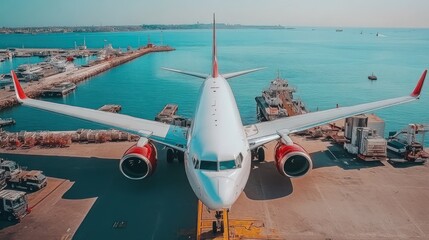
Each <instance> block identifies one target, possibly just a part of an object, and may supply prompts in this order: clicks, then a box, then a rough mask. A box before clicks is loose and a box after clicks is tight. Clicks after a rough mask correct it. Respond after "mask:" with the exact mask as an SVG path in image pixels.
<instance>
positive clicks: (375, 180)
mask: <svg viewBox="0 0 429 240" xmlns="http://www.w3.org/2000/svg"><path fill="white" fill-rule="evenodd" d="M294 141H296V142H297V143H299V144H301V145H302V146H304V147H305V148H306V149H307V151H308V152H309V153H310V155H311V157H312V158H313V161H314V166H313V170H312V171H311V172H310V173H309V174H308V175H306V176H304V177H302V178H296V179H289V178H286V177H283V176H281V175H280V174H278V172H277V169H276V167H275V165H274V163H273V160H272V159H273V148H274V146H275V144H274V143H271V144H268V146H267V150H266V158H267V161H266V162H263V163H256V162H255V163H254V164H253V167H252V168H253V169H252V171H251V175H250V178H249V182H248V184H247V186H246V188H245V190H244V192H243V194H242V195H241V196H240V197H239V199H238V201H237V202H236V203H235V204H234V205H233V207H232V209H231V211H230V213H229V219H230V220H235V221H236V223H237V222H238V221H248V222H251V223H252V224H250V225H249V226H248V228H249V229H250V228H253V229H257V230H258V231H256V232H257V235H252V236H247V239H429V217H428V216H429V208H427V202H428V200H429V186H428V184H427V177H428V174H429V169H428V167H427V166H426V165H411V164H405V165H404V164H397V165H392V164H391V163H389V162H363V161H360V160H357V159H356V158H355V157H354V156H352V155H349V154H347V153H346V152H345V151H344V150H343V149H342V148H341V147H339V146H337V145H333V144H331V143H330V142H326V141H321V140H314V139H307V138H305V137H294ZM129 146H130V143H106V144H73V145H72V146H71V147H69V148H64V149H36V148H35V149H27V150H13V151H6V150H3V149H1V151H0V155H1V157H4V158H8V159H11V160H16V161H18V162H19V163H20V164H21V165H23V166H28V168H29V169H40V170H43V171H44V173H45V174H46V175H47V176H49V177H50V178H49V183H48V188H47V189H44V190H42V192H43V191H45V194H46V192H49V194H48V195H47V197H45V198H44V197H41V196H39V197H37V196H34V197H33V196H32V195H30V198H33V200H31V199H30V202H31V203H34V202H36V203H37V205H35V206H34V207H33V211H32V212H31V213H30V214H29V215H28V216H26V217H25V218H24V219H23V221H22V222H21V223H19V224H15V225H5V222H3V221H0V239H34V237H37V238H38V239H71V238H72V237H73V239H195V238H196V235H195V233H196V222H197V219H196V218H197V199H196V197H195V195H194V194H193V192H192V190H191V188H190V187H189V183H188V182H187V179H186V175H185V173H184V169H183V165H181V164H179V163H177V162H175V163H173V164H167V163H166V161H164V160H163V159H164V158H165V152H164V151H163V150H162V151H160V152H159V156H160V160H159V165H158V168H157V171H156V173H155V174H154V175H153V176H152V177H151V178H149V179H147V180H143V181H131V180H128V179H126V178H125V177H123V176H122V175H121V174H120V172H119V169H118V161H117V159H119V158H120V157H121V155H122V153H123V152H124V151H125V150H126V149H127V148H128V147H129ZM21 154H25V155H26V156H24V155H21ZM29 154H31V155H29ZM48 155H51V156H48ZM115 159H116V160H115ZM50 189H51V190H50ZM52 189H53V190H52ZM42 192H40V193H39V192H37V193H36V195H37V194H41V193H42ZM42 195H43V194H42ZM37 199H39V200H37ZM204 214H205V216H209V217H210V216H211V215H213V214H214V213H213V212H212V213H207V212H206V213H204ZM230 222H231V221H230ZM234 227H235V226H234V225H232V226H231V228H230V229H231V230H230V236H232V235H234V234H235V235H234V237H236V238H233V239H238V238H239V237H240V236H239V231H238V228H234ZM47 229H48V231H47ZM254 232H255V231H254ZM203 236H204V239H213V238H214V236H213V235H212V234H211V232H210V231H209V230H208V231H206V232H204V233H203ZM241 237H243V238H244V239H246V236H244V235H242V236H241Z"/></svg>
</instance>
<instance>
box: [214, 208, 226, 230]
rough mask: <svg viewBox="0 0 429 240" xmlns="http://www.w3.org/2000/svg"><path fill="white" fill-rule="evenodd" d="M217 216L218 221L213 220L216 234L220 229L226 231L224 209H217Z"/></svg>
mask: <svg viewBox="0 0 429 240" xmlns="http://www.w3.org/2000/svg"><path fill="white" fill-rule="evenodd" d="M215 217H216V221H213V223H212V227H213V228H212V231H213V234H216V233H217V232H218V231H219V232H221V233H224V231H225V227H224V218H223V211H216V214H215Z"/></svg>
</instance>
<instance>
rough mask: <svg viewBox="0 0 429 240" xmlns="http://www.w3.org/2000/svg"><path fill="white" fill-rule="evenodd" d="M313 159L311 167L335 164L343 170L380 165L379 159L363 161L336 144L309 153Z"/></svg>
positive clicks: (381, 164)
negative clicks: (323, 149)
mask: <svg viewBox="0 0 429 240" xmlns="http://www.w3.org/2000/svg"><path fill="white" fill-rule="evenodd" d="M310 157H311V159H313V169H317V168H324V167H333V166H337V167H340V168H342V169H344V170H359V169H363V168H373V167H382V166H384V164H383V163H382V162H380V161H363V160H360V159H357V157H356V156H355V155H352V154H349V153H347V152H346V151H345V150H344V149H342V148H340V147H338V146H335V145H333V146H328V149H327V150H325V151H320V152H315V153H311V154H310Z"/></svg>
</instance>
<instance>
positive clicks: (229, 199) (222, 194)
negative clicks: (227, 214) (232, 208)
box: [218, 178, 234, 205]
mask: <svg viewBox="0 0 429 240" xmlns="http://www.w3.org/2000/svg"><path fill="white" fill-rule="evenodd" d="M218 195H219V200H220V203H222V204H223V205H232V203H233V201H234V183H233V182H232V181H231V180H230V179H228V178H219V179H218Z"/></svg>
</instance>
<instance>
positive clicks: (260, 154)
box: [252, 147, 265, 162]
mask: <svg viewBox="0 0 429 240" xmlns="http://www.w3.org/2000/svg"><path fill="white" fill-rule="evenodd" d="M253 159H256V160H257V161H258V162H263V161H265V149H264V147H257V148H256V149H253V150H252V160H253Z"/></svg>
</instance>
